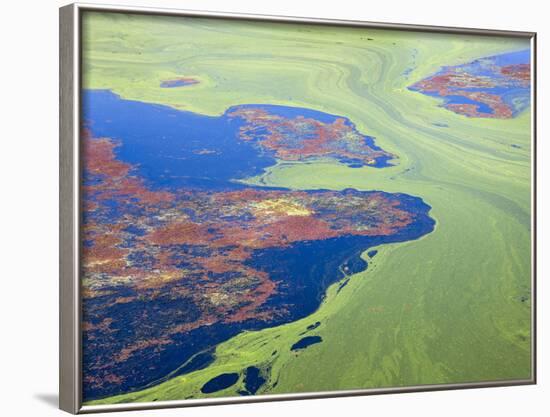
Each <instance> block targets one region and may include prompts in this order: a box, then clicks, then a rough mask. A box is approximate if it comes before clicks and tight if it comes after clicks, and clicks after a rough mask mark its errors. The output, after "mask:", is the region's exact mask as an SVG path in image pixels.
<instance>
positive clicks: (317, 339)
mask: <svg viewBox="0 0 550 417" xmlns="http://www.w3.org/2000/svg"><path fill="white" fill-rule="evenodd" d="M322 341H323V338H322V337H321V336H306V337H304V338H302V339H300V340H298V341H297V342H296V343H294V344H293V345H292V346H291V347H290V350H301V349H306V348H308V347H309V346H311V345H315V344H317V343H321V342H322Z"/></svg>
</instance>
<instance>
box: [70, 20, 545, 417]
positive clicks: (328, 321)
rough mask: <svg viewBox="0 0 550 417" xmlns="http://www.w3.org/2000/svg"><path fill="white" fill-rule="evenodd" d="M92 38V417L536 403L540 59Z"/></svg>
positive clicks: (473, 38)
mask: <svg viewBox="0 0 550 417" xmlns="http://www.w3.org/2000/svg"><path fill="white" fill-rule="evenodd" d="M81 37H82V38H81V45H80V48H81V61H80V63H81V74H80V76H81V90H80V100H81V102H80V106H81V108H80V109H81V113H80V114H81V120H80V164H81V167H80V176H81V178H80V182H81V188H80V206H81V229H80V251H81V252H80V260H81V265H80V271H81V272H80V285H81V290H80V291H81V295H80V297H81V299H80V302H81V313H80V314H81V355H82V356H81V372H82V381H81V395H82V403H83V405H84V406H96V405H113V404H133V403H153V402H163V401H179V400H202V399H205V400H209V399H215V398H242V399H245V398H250V397H265V398H268V397H269V396H270V395H283V394H305V393H317V394H323V393H333V394H334V393H336V394H337V393H338V392H355V391H361V390H367V391H365V392H368V390H376V389H407V388H408V387H423V386H426V387H437V386H442V387H445V386H449V385H452V384H458V385H459V386H462V385H467V384H473V385H474V386H475V384H481V385H483V384H506V383H510V384H512V383H529V382H530V381H532V379H533V375H534V369H533V352H532V350H533V342H532V341H533V335H532V331H531V329H532V308H533V300H532V298H533V295H532V293H533V288H532V268H533V264H532V257H531V247H532V233H533V231H532V224H533V216H532V181H533V178H532V162H531V161H532V157H533V151H534V150H533V147H532V120H533V111H532V107H531V106H532V104H533V103H532V93H533V91H532V90H533V81H532V80H533V76H532V70H533V68H532V61H533V60H532V55H533V52H534V51H533V50H532V46H531V39H529V38H527V37H514V36H490V35H480V34H471V33H437V32H434V31H421V30H415V31H412V30H411V31H407V30H403V29H397V28H380V27H368V26H365V27H361V26H357V27H353V26H345V25H341V26H340V25H327V24H316V23H313V22H312V23H307V22H305V23H304V22H275V21H260V20H254V19H235V18H220V17H216V18H215V17H205V16H203V17H200V16H176V15H172V16H170V15H158V14H147V13H132V12H131V11H127V12H124V11H122V12H114V11H99V10H88V11H86V10H85V11H83V12H82V18H81Z"/></svg>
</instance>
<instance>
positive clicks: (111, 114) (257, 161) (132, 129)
mask: <svg viewBox="0 0 550 417" xmlns="http://www.w3.org/2000/svg"><path fill="white" fill-rule="evenodd" d="M241 108H258V109H264V110H266V111H269V112H270V113H273V114H276V115H280V116H283V117H287V118H290V119H293V118H296V117H298V116H303V117H307V118H314V119H316V120H319V121H321V122H323V123H332V122H334V121H335V120H336V119H338V118H339V117H338V116H334V115H331V114H327V113H323V112H319V111H316V110H310V109H304V108H299V107H287V106H275V105H242V106H235V107H231V108H229V109H228V110H227V111H226V112H225V113H224V114H223V115H222V116H219V117H212V116H205V115H200V114H197V113H193V112H188V111H180V110H175V109H172V108H170V107H167V106H161V105H155V104H149V103H143V102H140V101H132V100H123V99H121V98H120V97H119V96H117V95H116V94H114V93H112V92H111V91H108V90H86V91H85V92H84V94H83V117H84V121H85V123H84V125H85V126H86V127H87V128H88V129H90V131H91V132H92V136H93V137H96V138H100V137H109V138H111V139H114V140H117V141H118V142H119V143H120V146H118V147H117V148H116V149H115V154H116V157H117V159H119V160H121V161H123V162H127V163H130V164H132V165H134V166H135V167H136V168H135V174H137V175H139V176H140V177H142V178H144V179H145V180H146V182H147V186H148V187H150V188H152V189H167V190H177V189H179V188H181V187H185V188H195V189H211V190H219V189H238V188H243V185H242V184H239V183H237V182H235V180H238V179H244V178H249V177H253V176H256V175H259V174H261V173H263V172H264V170H265V168H267V167H269V166H272V165H275V163H276V159H275V157H274V153H273V152H271V151H268V150H265V149H261V148H260V147H259V146H257V145H255V144H254V143H253V141H243V140H240V139H239V138H238V134H239V129H240V128H241V127H242V126H243V124H244V121H243V119H241V118H239V117H230V116H229V115H230V114H231V112H232V111H234V110H237V109H241ZM344 119H345V118H344ZM345 120H346V124H347V125H349V126H352V127H354V126H353V124H352V123H351V122H350V121H349V120H347V119H345ZM263 133H265V132H263ZM256 134H258V135H260V134H262V132H261V131H260V130H258V131H257V132H256ZM364 137H365V142H366V143H367V144H368V145H369V146H370V147H371V148H373V149H374V150H380V148H379V147H377V146H376V145H375V143H374V139H373V138H372V137H369V136H364ZM302 139H303V140H307V137H304V138H302ZM389 159H391V157H384V158H379V160H377V163H376V164H375V165H373V166H374V167H378V168H381V167H385V166H389V165H390V164H389V163H388V160H389ZM341 162H343V161H341ZM359 162H360V161H359ZM344 163H345V162H344ZM352 165H354V166H357V165H358V164H357V163H356V164H353V161H352ZM359 165H360V166H363V165H364V164H362V163H361V164H359ZM89 180H90V181H91V180H93V178H90V179H89ZM114 214H116V213H114Z"/></svg>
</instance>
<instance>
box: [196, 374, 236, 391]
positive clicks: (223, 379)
mask: <svg viewBox="0 0 550 417" xmlns="http://www.w3.org/2000/svg"><path fill="white" fill-rule="evenodd" d="M238 380H239V374H237V373H231V374H221V375H218V376H217V377H214V378H212V379H211V380H210V381H208V382H207V383H206V384H204V385H203V386H202V388H201V392H202V393H203V394H211V393H213V392H216V391H221V390H222V389H226V388H229V387H230V386H231V385H235V383H236V382H237V381H238Z"/></svg>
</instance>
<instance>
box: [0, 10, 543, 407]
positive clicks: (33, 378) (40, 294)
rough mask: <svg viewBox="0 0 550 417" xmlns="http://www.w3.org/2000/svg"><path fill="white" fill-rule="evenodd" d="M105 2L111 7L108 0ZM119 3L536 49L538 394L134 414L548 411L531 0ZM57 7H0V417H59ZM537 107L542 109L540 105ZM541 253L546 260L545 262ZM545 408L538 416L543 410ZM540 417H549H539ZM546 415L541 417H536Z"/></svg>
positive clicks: (502, 392) (479, 392) (525, 390)
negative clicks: (465, 31) (519, 34)
mask: <svg viewBox="0 0 550 417" xmlns="http://www.w3.org/2000/svg"><path fill="white" fill-rule="evenodd" d="M105 1H106V2H107V1H109V0H105ZM116 2H117V3H118V4H121V5H124V4H130V5H144V6H157V7H173V8H185V9H196V10H214V11H231V12H242V13H260V14H279V15H290V16H292V15H294V16H307V17H321V18H339V19H357V20H369V21H380V22H399V23H415V24H430V25H444V26H467V27H480V28H491V29H513V30H526V31H537V32H538V34H539V36H538V46H539V74H538V75H539V80H538V81H539V83H538V96H539V109H538V114H539V126H538V129H539V130H538V143H539V155H538V156H539V157H538V160H539V167H540V169H539V174H538V175H539V176H538V179H539V190H538V192H539V218H538V221H539V274H538V283H539V287H538V295H539V323H540V325H539V329H538V335H539V358H538V359H539V384H538V385H537V386H526V387H511V388H490V389H475V390H462V391H447V392H432V393H418V394H398V395H383V396H370V397H355V398H345V399H323V400H308V401H292V402H280V403H269V404H268V403H264V404H248V405H233V406H223V407H203V408H195V409H185V410H181V409H180V410H177V409H176V410H159V411H140V412H137V413H138V414H137V415H140V416H161V417H164V416H166V417H168V416H176V415H186V416H189V417H205V416H214V415H229V416H230V415H237V414H238V415H239V416H241V417H248V416H254V417H256V416H258V415H260V414H261V415H262V417H275V416H277V417H280V416H285V417H287V416H288V417H290V416H309V415H315V416H331V415H347V416H359V415H361V416H362V415H365V414H367V415H369V414H370V415H384V416H394V415H395V416H397V415H412V416H416V415H419V416H420V415H422V416H424V417H429V416H438V417H440V416H441V415H445V416H460V417H464V416H480V415H499V416H514V417H517V416H527V415H529V416H531V415H533V416H538V415H542V414H543V409H544V408H550V381H549V378H550V369H549V363H550V362H549V361H548V360H547V356H546V354H547V343H546V342H548V333H549V332H548V329H550V317H549V312H550V309H549V308H547V307H546V306H545V303H546V301H547V300H548V297H547V288H548V286H547V285H546V283H545V278H546V277H547V276H548V274H549V273H550V261H549V253H548V247H549V246H550V230H549V224H550V220H548V217H549V215H548V213H549V212H550V201H549V192H548V185H547V184H548V180H549V179H550V164H549V163H548V161H547V158H550V144H549V143H548V142H547V140H548V139H550V138H548V135H547V134H546V133H547V132H548V130H547V129H546V123H545V122H546V118H545V114H546V112H547V107H546V104H547V103H548V99H547V97H548V95H549V93H550V91H549V82H548V79H547V78H546V76H547V74H548V71H550V69H549V65H550V62H549V61H550V58H549V57H550V47H549V44H548V41H547V38H548V36H550V26H549V25H548V20H547V17H548V16H549V14H548V11H547V10H544V8H545V3H546V2H544V1H540V0H539V1H537V0H522V1H518V0H515V1H509V0H485V1H483V0H459V1H454V2H450V1H447V2H444V1H442V0H415V1H410V0H384V1H361V0H337V1H333V2H325V3H323V2H321V1H320V0H316V1H309V2H307V1H301V2H300V1H297V0H272V1H263V2H261V1H257V0H256V1H252V0H231V1H227V0H225V1H224V0H202V1H199V0H190V1H185V0H164V1H161V0H132V1H124V0H116ZM64 4H65V2H63V1H58V0H33V1H17V0H12V1H6V2H3V4H2V9H1V13H0V31H1V37H0V42H1V43H0V48H1V49H0V59H1V61H0V75H1V77H0V83H1V84H0V85H1V88H0V110H1V112H0V158H1V160H0V181H1V188H0V190H1V191H0V192H1V194H0V195H1V197H0V222H1V223H0V226H1V227H0V238H1V242H2V244H1V246H0V254H1V257H0V260H1V264H0V265H1V269H0V271H1V272H0V296H1V298H0V309H1V310H0V319H1V327H0V330H1V332H2V333H1V339H0V340H1V341H0V360H1V366H0V388H1V389H0V393H1V394H2V395H1V397H0V398H1V401H2V406H1V408H0V409H1V410H2V411H0V413H1V414H2V415H5V416H20V415H21V416H30V417H34V416H37V417H38V416H39V417H42V416H44V417H46V416H58V415H63V414H64V413H63V412H61V411H59V410H57V405H56V404H57V332H58V331H57V317H58V316H57V314H58V313H57V302H58V299H57V291H58V287H57V270H58V269H57V262H58V261H57V259H58V250H57V244H58V243H57V242H58V240H57V239H58V232H57V229H58V222H57V216H58V214H57V210H58V204H57V192H58V187H57V182H58V155H57V152H58V133H57V128H58V107H57V103H58V81H57V79H58V50H57V48H58V7H59V6H62V5H64ZM545 101H546V103H545ZM545 252H546V257H545ZM545 405H546V407H545ZM545 411H547V410H545ZM544 415H547V414H544Z"/></svg>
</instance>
